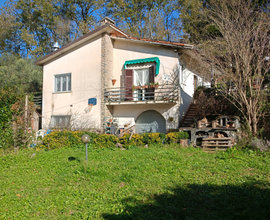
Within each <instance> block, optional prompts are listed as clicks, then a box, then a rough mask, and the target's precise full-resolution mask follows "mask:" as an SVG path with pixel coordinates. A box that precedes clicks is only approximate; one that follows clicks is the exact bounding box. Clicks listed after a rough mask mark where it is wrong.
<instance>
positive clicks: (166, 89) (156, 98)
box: [104, 84, 179, 104]
mask: <svg viewBox="0 0 270 220" xmlns="http://www.w3.org/2000/svg"><path fill="white" fill-rule="evenodd" d="M178 88H179V87H178V86H177V85H173V84H168V85H167V84H165V85H155V86H141V87H139V86H136V87H133V88H132V89H131V88H130V89H126V88H125V87H116V88H106V89H105V91H104V97H105V102H106V103H112V104H113V103H122V104H124V103H128V102H132V103H137V102H142V103H144V102H145V103H156V102H157V103H168V102H176V101H177V100H178V98H179V90H178Z"/></svg>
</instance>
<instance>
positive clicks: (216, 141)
mask: <svg viewBox="0 0 270 220" xmlns="http://www.w3.org/2000/svg"><path fill="white" fill-rule="evenodd" d="M233 143H234V139H233V138H231V137H224V135H223V134H220V133H217V134H215V136H214V137H211V136H209V137H207V138H203V142H202V147H203V149H204V150H206V151H217V150H227V149H228V148H231V147H232V146H233Z"/></svg>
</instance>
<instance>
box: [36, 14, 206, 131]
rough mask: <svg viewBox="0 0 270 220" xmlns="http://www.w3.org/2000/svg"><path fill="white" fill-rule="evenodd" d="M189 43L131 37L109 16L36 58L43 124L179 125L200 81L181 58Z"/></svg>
mask: <svg viewBox="0 0 270 220" xmlns="http://www.w3.org/2000/svg"><path fill="white" fill-rule="evenodd" d="M188 51H189V52H190V53H192V51H193V46H192V45H189V44H184V43H176V42H168V41H157V40H149V39H140V38H134V37H132V36H130V35H128V34H126V33H125V32H123V31H122V30H120V29H119V28H117V27H116V26H115V25H114V22H113V21H112V20H111V19H109V18H104V19H103V20H102V25H101V26H100V27H98V28H96V29H95V30H93V31H90V32H89V33H87V34H85V35H84V36H82V37H80V38H78V39H76V40H74V41H73V42H71V43H69V44H67V45H65V46H63V47H62V48H60V49H58V50H56V51H54V52H52V53H50V54H49V55H47V56H45V57H43V58H41V59H39V60H37V61H36V62H35V64H36V65H39V66H42V67H43V104H42V117H43V122H42V127H43V128H49V127H56V126H60V127H64V126H69V125H71V126H72V128H73V129H85V128H96V129H100V130H102V131H107V133H109V132H110V128H109V127H110V125H111V120H113V123H114V126H115V125H116V126H117V127H118V128H124V127H126V126H129V125H133V124H135V123H136V132H137V133H143V132H164V133H165V132H166V131H168V130H169V129H178V127H179V124H180V122H181V120H182V118H183V116H184V114H185V112H186V110H187V109H188V107H189V105H190V103H191V101H192V96H193V93H194V89H196V86H197V85H198V84H203V83H204V84H205V85H209V82H208V81H207V79H206V78H205V77H203V76H201V75H200V74H197V73H193V72H191V71H190V70H188V68H187V67H186V65H185V63H183V61H182V59H181V58H180V57H181V56H183V54H187V53H188Z"/></svg>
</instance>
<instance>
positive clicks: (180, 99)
mask: <svg viewBox="0 0 270 220" xmlns="http://www.w3.org/2000/svg"><path fill="white" fill-rule="evenodd" d="M178 59H179V58H178ZM179 61H180V60H179ZM179 64H180V65H179V79H178V81H179V98H178V102H179V110H178V112H179V113H180V108H181V101H182V97H181V76H182V71H183V70H182V65H181V63H180V62H179ZM179 127H180V114H179V115H178V128H179Z"/></svg>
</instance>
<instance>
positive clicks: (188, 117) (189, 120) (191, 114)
mask: <svg viewBox="0 0 270 220" xmlns="http://www.w3.org/2000/svg"><path fill="white" fill-rule="evenodd" d="M197 111H198V109H197V105H196V104H193V103H191V104H190V106H189V108H188V110H187V113H186V114H185V116H184V118H183V120H182V123H181V125H180V128H183V127H191V124H194V118H196V115H197Z"/></svg>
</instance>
